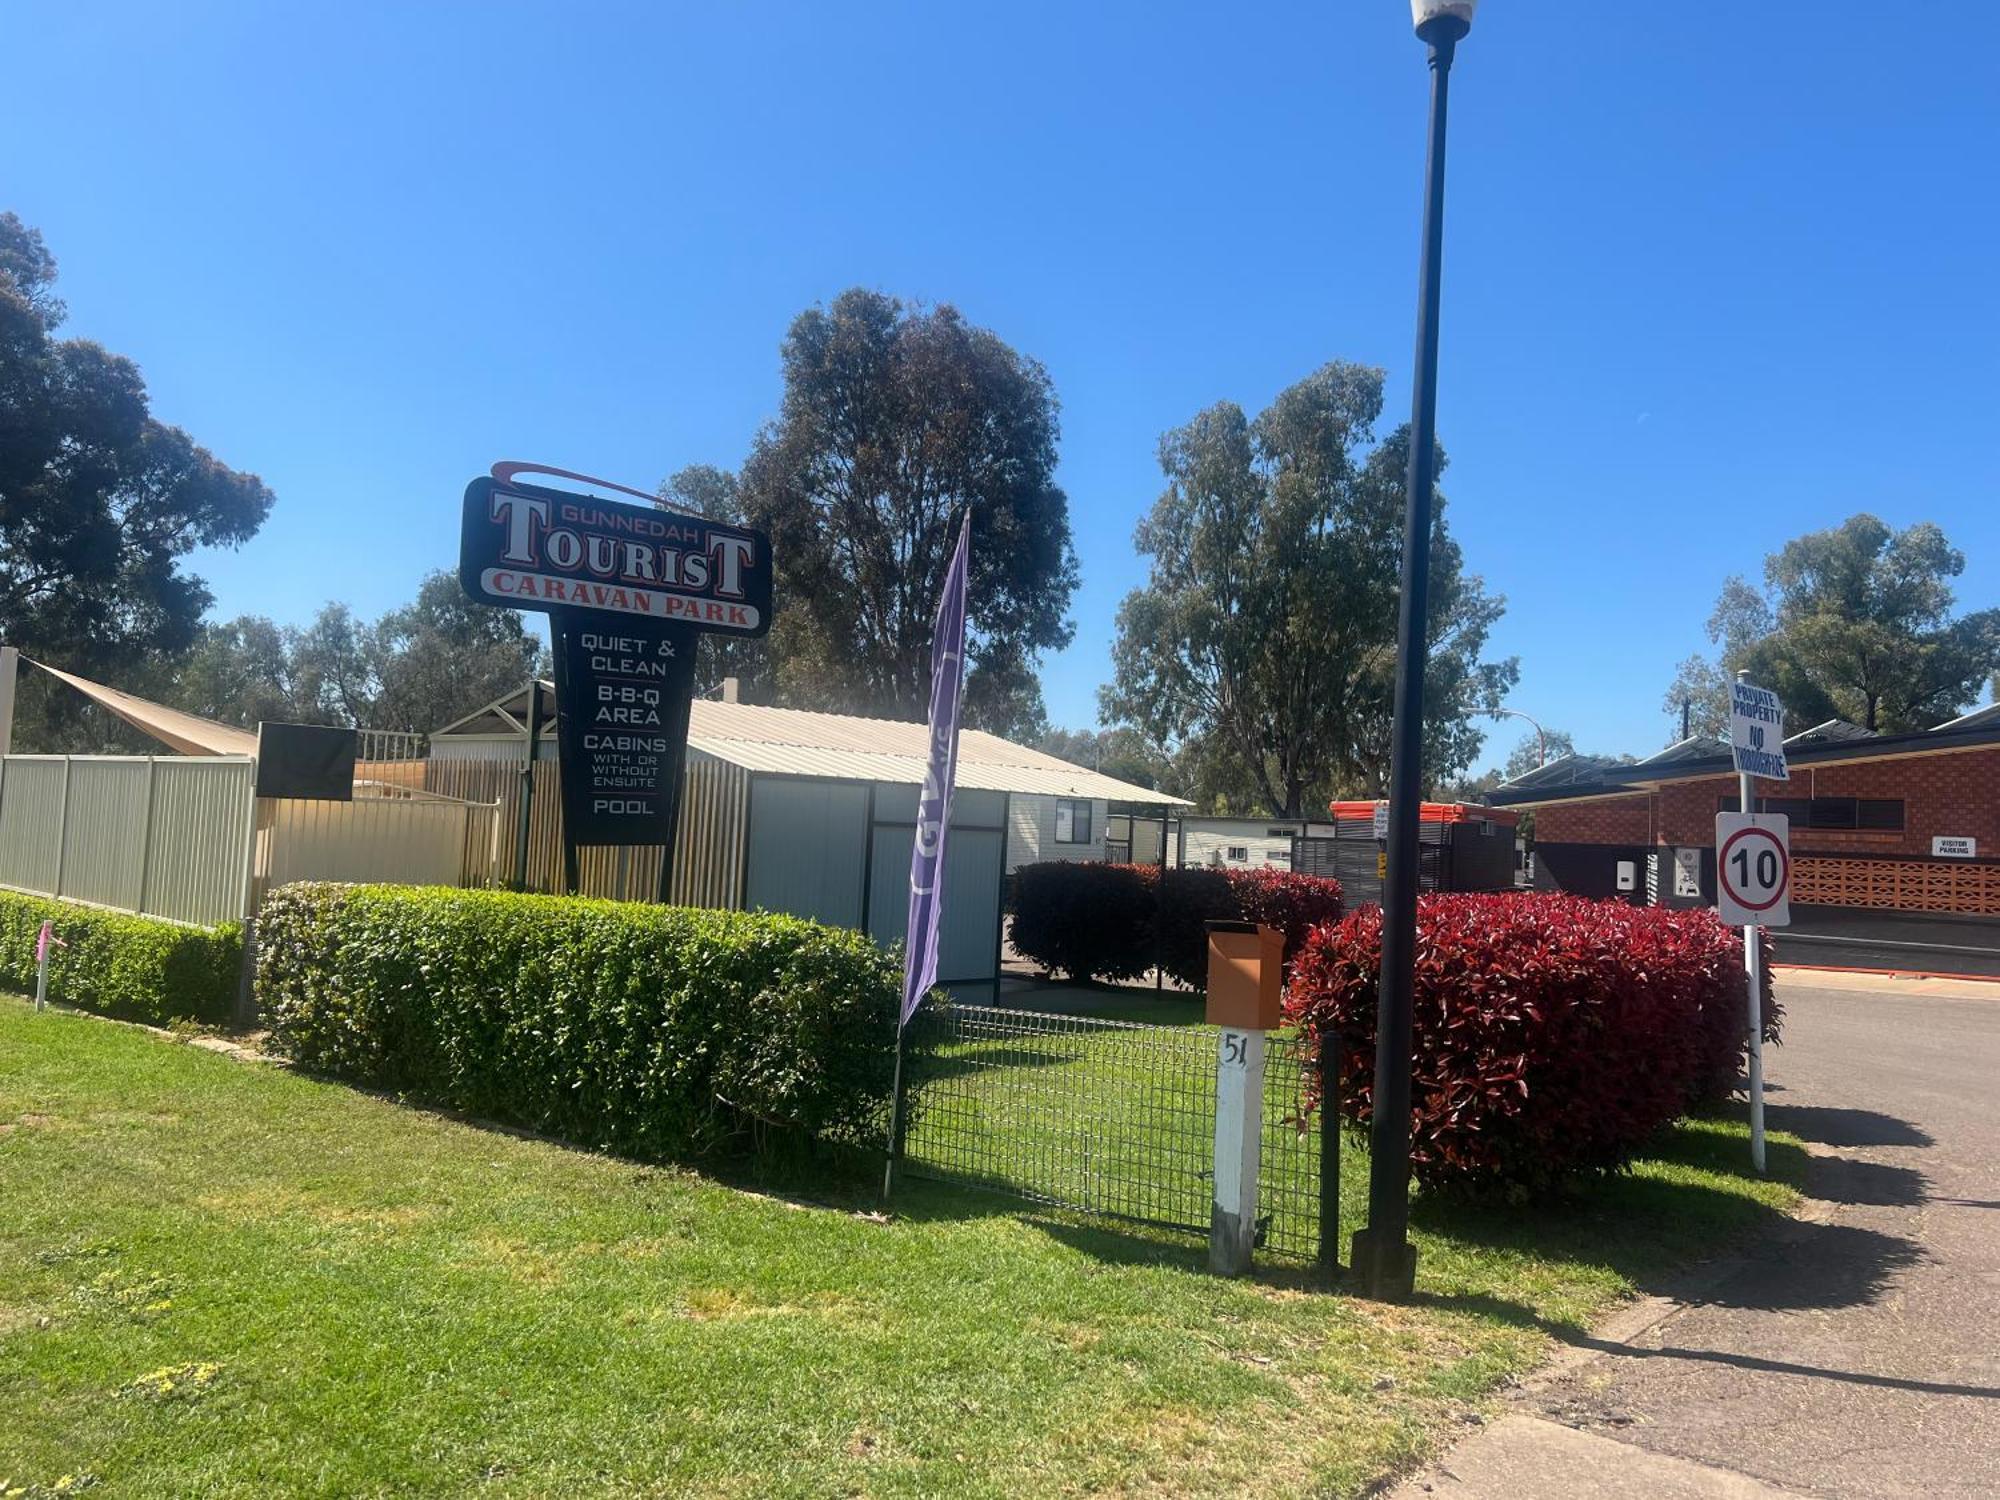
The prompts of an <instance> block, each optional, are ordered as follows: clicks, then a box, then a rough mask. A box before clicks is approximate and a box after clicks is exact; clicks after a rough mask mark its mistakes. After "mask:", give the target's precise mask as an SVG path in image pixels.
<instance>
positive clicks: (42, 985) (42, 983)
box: [35, 922, 69, 1010]
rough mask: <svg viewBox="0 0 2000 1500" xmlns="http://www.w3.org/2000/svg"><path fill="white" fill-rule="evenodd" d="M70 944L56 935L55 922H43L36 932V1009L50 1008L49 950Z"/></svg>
mask: <svg viewBox="0 0 2000 1500" xmlns="http://www.w3.org/2000/svg"><path fill="white" fill-rule="evenodd" d="M68 946H69V944H68V943H65V942H64V941H63V940H62V939H61V938H59V937H57V936H56V924H55V923H53V922H44V923H42V926H41V930H40V931H38V932H37V933H36V934H35V1009H36V1010H47V1009H48V1008H49V950H50V949H51V948H67V947H68Z"/></svg>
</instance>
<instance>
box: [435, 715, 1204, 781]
mask: <svg viewBox="0 0 2000 1500" xmlns="http://www.w3.org/2000/svg"><path fill="white" fill-rule="evenodd" d="M544 686H545V687H546V684H544ZM527 698H528V689H527V687H526V685H523V686H522V687H521V688H520V689H519V690H518V691H517V692H514V693H511V694H509V695H508V696H507V697H505V698H502V699H500V700H499V701H498V702H496V703H493V704H489V705H488V706H487V707H485V708H483V709H480V710H478V711H477V712H476V713H471V714H467V715H466V716H465V717H464V718H462V719H460V720H458V721H457V722H456V723H454V724H451V725H448V726H447V727H445V728H443V729H440V730H438V731H437V732H436V733H435V734H434V735H432V736H431V738H432V739H444V738H451V737H484V736H496V737H506V738H509V739H518V738H519V737H520V736H521V734H522V733H523V732H524V730H523V724H524V722H525V720H526V718H527ZM550 701H551V702H553V701H554V700H553V698H551V699H550ZM688 748H689V749H691V750H699V751H701V752H702V753H703V754H705V755H712V756H714V757H715V758H716V759H717V760H722V761H727V762H729V763H730V764H731V765H735V766H741V767H743V768H744V769H745V770H747V771H761V772H763V773H765V774H767V775H773V776H820V777H827V778H831V779H837V780H842V781H885V782H891V783H901V784H904V785H909V786H921V785H923V780H924V773H925V770H926V769H927V767H928V766H929V763H930V730H929V729H928V728H927V727H926V726H924V725H922V724H914V723H910V722H907V721H905V720H901V719H868V718H863V717H861V716H860V715H858V714H829V713H819V712H816V711H814V710H810V709H801V708H766V707H764V706H763V705H761V704H755V703H718V702H716V701H715V700H714V699H712V698H697V699H695V700H694V704H693V706H692V711H691V713H690V714H689V719H688ZM958 785H960V786H962V787H969V788H971V789H973V790H975V791H983V792H1020V793H1023V794H1048V795H1051V796H1058V797H1102V798H1104V799H1105V800H1106V801H1110V802H1139V803H1144V804H1147V805H1149V806H1154V807H1161V806H1166V807H1190V806H1192V805H1193V804H1192V803H1190V802H1187V801H1186V800H1184V799H1183V798H1180V797H1170V796H1168V795H1167V794H1166V793H1164V792H1158V791H1154V790H1153V789H1152V788H1150V787H1143V786H1136V785H1134V784H1133V783H1131V782H1129V781H1120V780H1119V779H1118V778H1117V777H1115V776H1106V775H1104V774H1103V773H1102V772H1099V771H1091V770H1087V769H1085V768H1084V767H1082V766H1077V765H1072V764H1071V763H1070V762H1068V761H1066V760H1059V759H1057V758H1056V757H1055V756H1053V755H1046V754H1044V753H1043V752H1042V751H1040V750H1030V749H1029V748H1028V747H1027V746H1026V745H1017V744H1015V743H1014V742H1013V741H1012V740H1003V739H1001V738H1000V737H999V736H998V735H995V734H987V733H986V732H984V731H983V730H978V729H962V730H960V731H959V735H958Z"/></svg>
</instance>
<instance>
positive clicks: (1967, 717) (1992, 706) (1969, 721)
mask: <svg viewBox="0 0 2000 1500" xmlns="http://www.w3.org/2000/svg"><path fill="white" fill-rule="evenodd" d="M1988 724H2000V703H1989V704H1987V705H1986V707H1984V708H1975V709H1974V710H1973V711H1972V712H1971V713H1969V714H1960V715H1959V716H1958V717H1957V718H1955V719H1947V720H1946V721H1945V722H1944V723H1942V724H1940V725H1938V729H1976V728H1983V727H1984V726H1986V725H1988ZM1931 733H1933V734H1935V733H1937V729H1934V730H1932V731H1931Z"/></svg>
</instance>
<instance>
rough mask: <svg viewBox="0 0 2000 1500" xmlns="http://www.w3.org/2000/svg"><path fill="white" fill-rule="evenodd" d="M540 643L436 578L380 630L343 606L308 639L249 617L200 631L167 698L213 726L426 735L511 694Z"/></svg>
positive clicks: (531, 667) (531, 666)
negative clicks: (283, 725)
mask: <svg viewBox="0 0 2000 1500" xmlns="http://www.w3.org/2000/svg"><path fill="white" fill-rule="evenodd" d="M540 649H541V643H540V642H539V641H538V640H537V639H536V638H535V637H534V636H532V635H530V634H529V633H528V630H527V628H526V626H525V625H524V624H523V623H522V619H521V616H520V615H519V614H518V613H516V612H515V611H514V610H511V609H493V608H490V607H489V606H487V605H483V604H474V603H473V602H472V601H471V600H469V599H467V598H466V597H465V591H464V590H463V589H462V588H460V586H459V583H458V578H457V576H456V575H455V574H452V573H447V572H443V571H439V572H434V573H431V574H429V575H428V576H427V577H426V578H425V579H424V581H423V583H422V584H421V585H420V586H419V588H418V590H417V597H416V598H415V599H414V600H412V601H411V602H410V603H408V604H406V605H403V606H402V607H401V608H399V609H392V610H390V611H389V612H388V613H387V614H385V615H383V616H382V617H381V619H379V620H376V621H374V622H372V623H371V622H369V621H366V620H363V619H361V618H359V617H357V616H356V615H355V613H354V611H353V610H351V609H349V608H348V607H347V606H346V605H345V604H338V603H330V604H326V605H324V606H322V607H321V609H320V611H319V613H318V614H316V615H315V616H313V618H312V620H311V622H310V623H309V624H307V625H305V626H303V627H291V626H280V625H276V624H274V623H273V622H272V621H270V620H268V619H265V618H264V617H262V616H260V615H244V616H242V617H240V618H238V619H234V620H229V621H226V622H224V623H221V624H212V625H206V626H204V627H203V628H202V630H201V633H200V635H199V637H198V638H197V640H196V642H195V644H194V646H193V648H192V649H191V650H189V651H188V652H187V653H186V655H185V656H184V657H182V658H181V659H180V660H179V661H178V662H177V663H175V664H174V668H173V671H172V672H171V674H170V676H169V677H168V678H167V681H166V684H165V686H164V687H163V688H162V690H161V695H162V696H164V697H167V698H168V699H169V700H170V701H172V702H174V703H175V704H177V705H179V706H180V707H182V708H185V709H187V710H188V712H190V713H197V714H200V715H202V716H203V717H204V718H210V719H216V720H219V721H220V722H222V723H225V724H239V725H242V726H243V727H244V728H246V729H249V728H254V727H255V726H256V725H257V724H258V722H259V721H261V720H267V719H268V720H285V721H290V722H292V723H302V724H348V725H355V726H358V727H360V728H364V729H402V730H418V731H425V732H427V731H429V730H433V729H438V728H441V727H443V726H444V725H446V724H449V723H450V722H451V721H452V720H454V719H458V718H462V717H464V716H465V715H466V714H468V713H471V712H472V711H473V710H474V709H476V708H480V707H482V706H484V705H485V704H487V703H490V702H492V701H493V700H494V699H495V698H499V697H502V696H503V695H505V694H507V693H510V692H512V691H513V690H514V689H515V688H518V687H519V686H520V685H521V684H522V683H523V682H525V681H527V679H528V677H529V675H530V674H531V673H532V672H534V671H535V669H536V666H537V657H538V655H539V653H540Z"/></svg>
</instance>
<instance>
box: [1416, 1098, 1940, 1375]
mask: <svg viewBox="0 0 2000 1500" xmlns="http://www.w3.org/2000/svg"><path fill="white" fill-rule="evenodd" d="M1701 1123H1702V1122H1700V1121H1695V1122H1692V1124H1693V1126H1694V1127H1695V1128H1684V1129H1682V1130H1680V1131H1678V1132H1676V1133H1675V1134H1673V1135H1672V1136H1670V1137H1668V1138H1667V1139H1666V1140H1664V1141H1662V1142H1661V1143H1660V1144H1659V1145H1658V1146H1657V1147H1656V1148H1655V1149H1653V1150H1652V1151H1650V1152H1648V1153H1647V1154H1646V1157H1645V1158H1644V1161H1643V1163H1642V1168H1643V1169H1642V1170H1641V1171H1638V1172H1635V1173H1632V1174H1629V1175H1621V1176H1617V1177H1611V1178H1607V1179H1605V1180H1603V1181H1601V1182H1598V1183H1596V1184H1594V1185H1592V1186H1590V1187H1589V1188H1587V1189H1585V1190H1583V1191H1581V1192H1579V1193H1577V1194H1576V1195H1575V1196H1574V1197H1571V1198H1568V1199H1565V1200H1562V1201H1560V1202H1557V1203H1553V1204H1548V1205H1543V1206H1541V1207H1539V1208H1537V1207H1535V1206H1532V1205H1531V1206H1528V1207H1523V1208H1499V1207H1487V1206H1482V1205H1478V1204H1468V1203H1463V1202H1459V1201H1455V1200H1452V1199H1450V1198H1448V1197H1444V1196H1440V1195H1422V1196H1420V1197H1418V1198H1417V1200H1416V1201H1415V1202H1414V1203H1413V1204H1412V1211H1411V1223H1412V1225H1413V1226H1414V1227H1416V1228H1418V1229H1419V1230H1421V1231H1423V1232H1424V1233H1426V1234H1429V1235H1432V1236H1435V1237H1436V1238H1437V1239H1438V1240H1439V1241H1440V1242H1442V1243H1441V1247H1440V1248H1448V1247H1451V1246H1466V1247H1474V1248H1478V1249H1484V1250H1505V1251H1512V1252H1515V1253H1518V1254H1521V1255H1524V1256H1530V1257H1533V1258H1534V1259H1536V1260H1540V1261H1548V1262H1556V1263H1564V1262H1575V1263H1580V1264H1590V1265H1597V1266H1605V1267H1608V1268H1610V1269H1611V1270H1613V1271H1615V1272H1616V1273H1617V1274H1618V1275H1619V1276H1621V1277H1622V1278H1624V1279H1625V1280H1626V1281H1628V1282H1629V1283H1631V1284H1632V1285H1633V1286H1634V1287H1636V1288H1637V1289H1638V1290H1640V1291H1641V1292H1644V1293H1652V1294H1660V1295H1667V1296H1672V1297H1674V1298H1676V1300H1679V1301H1682V1302H1693V1303H1700V1304H1705V1305H1710V1306H1718V1307H1734V1308H1742V1309H1745V1310H1764V1311H1772V1310H1797V1311H1806V1310H1829V1309H1834V1308H1843V1307H1859V1306H1865V1305H1868V1304H1870V1303H1873V1302H1875V1301H1877V1300H1879V1299H1880V1298H1881V1296H1882V1295H1883V1293H1884V1292H1885V1291H1886V1290H1887V1288H1888V1287H1889V1285H1890V1284H1891V1283H1892V1282H1893V1281H1894V1280H1895V1278H1896V1276H1897V1275H1898V1274H1899V1273H1900V1272H1902V1271H1903V1270H1905V1269H1906V1268H1908V1267H1909V1266H1911V1265H1913V1264H1915V1263H1916V1262H1918V1261H1919V1260H1921V1259H1922V1258H1923V1254H1924V1252H1923V1250H1922V1249H1921V1247H1920V1246H1918V1245H1917V1244H1916V1243H1915V1242H1914V1241H1912V1240H1909V1239H1905V1238H1903V1237H1902V1236H1900V1235H1895V1234H1888V1233H1884V1232H1882V1231H1879V1230H1874V1229H1867V1228H1863V1227H1860V1226H1857V1225H1847V1224H1828V1223H1812V1222H1808V1221H1803V1220H1798V1219H1794V1218H1793V1217H1791V1216H1790V1215H1789V1214H1786V1213H1782V1212H1780V1211H1779V1210H1777V1209H1775V1208H1772V1207H1770V1206H1768V1205H1766V1204H1763V1203H1760V1202H1758V1201H1757V1200H1756V1199H1755V1198H1753V1197H1750V1196H1747V1195H1746V1194H1743V1193H1739V1192H1731V1191H1727V1190H1725V1189H1724V1188H1722V1187H1719V1186H1716V1185H1714V1184H1713V1181H1712V1179H1713V1178H1714V1177H1715V1176H1721V1177H1724V1178H1736V1179H1739V1180H1742V1181H1745V1182H1747V1181H1749V1180H1750V1179H1751V1177H1752V1172H1751V1169H1750V1167H1749V1164H1748V1162H1747V1161H1746V1160H1744V1155H1745V1152H1744V1144H1745V1143H1744V1140H1743V1138H1742V1137H1741V1136H1740V1135H1736V1134H1733V1133H1730V1132H1727V1131H1721V1130H1703V1129H1701V1128H1699V1127H1700V1125H1701ZM1898 1123H1900V1122H1898ZM1767 1164H1768V1166H1769V1169H1770V1170H1769V1176H1770V1177H1772V1178H1774V1179H1776V1180H1779V1181H1793V1182H1797V1181H1801V1180H1804V1181H1806V1182H1807V1184H1808V1190H1809V1191H1811V1192H1813V1193H1814V1195H1815V1196H1818V1197H1820V1198H1822V1199H1824V1200H1827V1201H1833V1202H1851V1203H1870V1204H1875V1203H1879V1204H1885V1205H1892V1206H1906V1205H1912V1204H1916V1203H1921V1202H1923V1201H1924V1191H1923V1184H1924V1179H1923V1177H1922V1175H1921V1174H1920V1173H1917V1172H1913V1171H1910V1170H1908V1169H1905V1168H1899V1167H1886V1166H1881V1165H1879V1164H1876V1163H1871V1162H1845V1161H1837V1160H1828V1159H1813V1158H1809V1157H1807V1155H1806V1154H1805V1152H1804V1151H1803V1150H1802V1149H1801V1148H1800V1147H1798V1146H1795V1145H1792V1144H1790V1143H1789V1142H1785V1141H1780V1140H1773V1141H1771V1142H1770V1145H1769V1148H1768V1152H1767ZM1691 1170H1692V1171H1698V1172H1700V1173H1702V1174H1704V1175H1705V1176H1707V1177H1708V1178H1710V1179H1711V1180H1709V1181H1703V1180H1699V1179H1696V1178H1694V1177H1692V1176H1691ZM1725 1250H1737V1251H1739V1252H1740V1253H1741V1254H1742V1256H1743V1257H1744V1260H1743V1264H1742V1265H1741V1266H1740V1267H1738V1268H1736V1269H1735V1270H1734V1271H1733V1272H1732V1273H1731V1274H1729V1275H1727V1276H1725V1277H1723V1278H1722V1279H1720V1280H1713V1279H1712V1278H1713V1269H1712V1264H1711V1265H1709V1266H1708V1267H1706V1268H1704V1263H1712V1262H1713V1260H1714V1258H1715V1257H1716V1256H1717V1255H1718V1254H1719V1253H1721V1252H1723V1251H1725ZM1705 1280H1706V1281H1709V1282H1711V1284H1706V1285H1702V1284H1701V1283H1702V1282H1703V1281H1705ZM1433 1300H1434V1302H1435V1303H1436V1304H1437V1305H1451V1304H1452V1303H1453V1301H1454V1299H1451V1298H1437V1299H1433ZM1470 1302H1471V1303H1472V1304H1476V1310H1478V1311H1482V1312H1486V1313H1489V1314H1491V1315H1494V1316H1503V1317H1507V1318H1509V1320H1511V1321H1515V1322H1519V1323H1523V1324H1528V1325H1532V1326H1535V1327H1541V1328H1544V1329H1545V1331H1548V1332H1552V1333H1556V1334H1558V1336H1560V1337H1564V1338H1566V1339H1569V1340H1570V1341H1572V1342H1577V1341H1579V1340H1580V1339H1581V1336H1582V1334H1583V1333H1584V1330H1582V1329H1580V1328H1577V1327H1575V1326H1573V1325H1551V1324H1545V1322H1544V1320H1542V1319H1541V1318H1540V1317H1539V1316H1538V1315H1537V1313H1536V1312H1535V1310H1534V1309H1532V1308H1530V1307H1527V1306H1525V1305H1514V1306H1512V1307H1511V1310H1510V1309H1509V1307H1507V1306H1504V1305H1500V1304H1497V1303H1495V1302H1494V1301H1493V1299H1490V1298H1488V1299H1479V1298H1473V1299H1470Z"/></svg>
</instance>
